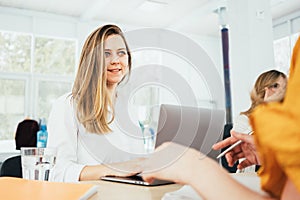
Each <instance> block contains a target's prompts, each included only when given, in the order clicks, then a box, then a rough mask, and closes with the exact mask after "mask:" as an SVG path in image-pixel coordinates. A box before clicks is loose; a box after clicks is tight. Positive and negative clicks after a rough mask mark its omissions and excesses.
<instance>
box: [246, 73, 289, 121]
mask: <svg viewBox="0 0 300 200" xmlns="http://www.w3.org/2000/svg"><path fill="white" fill-rule="evenodd" d="M280 77H282V78H284V79H286V75H285V74H284V73H282V72H280V71H277V70H270V71H266V72H264V73H262V74H261V75H259V77H258V78H257V80H256V81H255V84H254V88H253V89H252V91H251V93H250V98H251V106H250V108H249V109H248V110H246V111H244V112H241V114H244V115H247V116H249V115H250V114H251V112H252V111H253V110H254V108H255V107H256V106H258V105H259V104H261V103H263V102H264V97H265V88H266V87H270V86H272V85H273V84H274V83H276V81H277V80H278V78H280Z"/></svg>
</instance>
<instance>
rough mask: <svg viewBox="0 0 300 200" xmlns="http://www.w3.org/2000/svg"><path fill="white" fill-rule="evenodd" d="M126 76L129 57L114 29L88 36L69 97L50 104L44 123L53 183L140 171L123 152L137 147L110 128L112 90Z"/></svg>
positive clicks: (107, 27) (135, 142)
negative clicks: (54, 157)
mask: <svg viewBox="0 0 300 200" xmlns="http://www.w3.org/2000/svg"><path fill="white" fill-rule="evenodd" d="M130 70H131V53H130V50H129V47H128V44H127V42H126V40H125V38H124V35H123V33H122V31H121V29H120V28H119V27H117V26H115V25H105V26H102V27H100V28H98V29H96V30H95V31H94V32H93V33H91V34H90V35H89V36H88V38H87V40H86V42H85V44H84V46H83V49H82V53H81V57H80V62H79V66H78V71H77V75H76V78H75V82H74V86H73V89H72V92H71V94H70V93H69V94H66V95H64V96H62V97H60V98H59V99H58V100H57V101H56V102H55V103H54V105H53V108H52V111H51V113H50V116H49V120H48V131H49V139H48V146H50V147H55V148H57V150H58V153H57V163H56V166H55V167H54V170H53V174H52V176H53V178H52V179H53V180H54V181H64V182H75V181H81V180H97V179H99V178H100V177H101V176H105V175H118V176H128V175H132V174H135V173H137V172H139V171H140V169H139V163H138V162H136V161H132V162H130V161H128V160H130V159H132V158H133V157H135V156H134V155H133V154H130V153H128V152H132V151H137V152H138V151H140V152H142V149H143V144H142V142H141V141H139V140H136V139H134V138H130V137H128V136H126V135H125V134H123V133H122V132H121V131H120V130H118V129H117V127H116V126H115V125H114V103H115V101H116V96H117V95H116V89H117V87H118V85H119V84H120V82H121V81H123V80H124V79H125V78H126V76H128V74H129V73H130ZM124 161H128V162H124Z"/></svg>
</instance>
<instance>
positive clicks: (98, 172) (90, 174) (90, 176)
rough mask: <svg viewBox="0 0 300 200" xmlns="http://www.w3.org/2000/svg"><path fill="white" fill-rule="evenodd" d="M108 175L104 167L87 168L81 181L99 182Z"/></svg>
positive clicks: (80, 178) (83, 171) (82, 174)
mask: <svg viewBox="0 0 300 200" xmlns="http://www.w3.org/2000/svg"><path fill="white" fill-rule="evenodd" d="M105 175H107V167H105V166H104V165H93V166H85V167H84V168H83V169H82V171H81V173H80V176H79V181H88V180H99V179H100V177H102V176H105Z"/></svg>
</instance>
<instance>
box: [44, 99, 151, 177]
mask: <svg viewBox="0 0 300 200" xmlns="http://www.w3.org/2000/svg"><path fill="white" fill-rule="evenodd" d="M110 128H111V129H112V130H113V132H111V133H108V134H94V133H88V132H87V131H86V130H85V128H84V127H83V125H82V124H80V123H79V122H78V120H77V117H76V113H75V110H74V107H73V102H72V98H71V95H70V94H65V95H63V96H61V97H60V98H58V100H57V101H56V102H55V103H54V104H53V107H52V111H51V113H50V116H49V119H48V144H47V147H55V148H57V158H56V165H55V167H54V168H53V171H52V172H51V176H52V178H51V180H53V181H60V182H76V181H78V180H79V176H80V173H81V170H82V169H83V167H84V166H85V165H96V164H105V163H113V162H121V161H126V160H130V159H132V158H136V157H139V156H141V155H143V154H144V153H145V151H144V146H143V140H141V139H139V138H134V137H130V136H128V135H126V134H124V133H123V132H122V131H120V130H119V129H118V127H117V126H116V125H115V124H114V122H113V123H112V124H110Z"/></svg>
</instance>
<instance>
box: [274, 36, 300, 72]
mask: <svg viewBox="0 0 300 200" xmlns="http://www.w3.org/2000/svg"><path fill="white" fill-rule="evenodd" d="M298 37H299V33H296V34H293V35H291V36H288V37H284V38H281V39H278V40H275V41H274V57H275V67H276V68H277V69H278V70H280V71H283V72H285V73H286V74H288V72H289V68H290V62H291V55H292V51H293V47H294V45H295V43H296V41H297V39H298Z"/></svg>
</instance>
